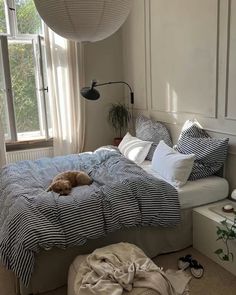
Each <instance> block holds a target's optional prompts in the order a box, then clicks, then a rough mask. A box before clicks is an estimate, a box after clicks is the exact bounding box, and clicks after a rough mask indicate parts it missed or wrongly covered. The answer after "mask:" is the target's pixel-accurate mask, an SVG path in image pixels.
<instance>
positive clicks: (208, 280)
mask: <svg viewBox="0 0 236 295" xmlns="http://www.w3.org/2000/svg"><path fill="white" fill-rule="evenodd" d="M186 254H192V256H193V257H194V258H195V259H197V260H198V261H199V262H200V263H201V264H202V265H203V266H204V269H205V274H204V276H203V277H202V278H201V279H195V278H193V279H192V280H191V282H190V295H236V277H235V276H234V275H232V274H231V273H229V272H228V271H226V270H225V269H224V268H222V267H220V266H219V265H218V264H216V263H215V262H213V261H212V260H210V259H209V258H207V257H206V256H204V255H202V254H201V253H199V252H198V251H197V250H195V249H193V248H188V249H186V250H183V251H180V252H176V253H172V254H166V255H160V256H158V257H156V258H155V259H154V262H155V263H156V264H157V265H159V266H162V267H164V270H166V269H168V268H171V269H177V260H178V258H179V257H181V256H185V255H186ZM234 263H236V262H234ZM187 272H189V270H187ZM189 273H190V272H189ZM44 295H66V288H62V289H59V290H55V291H54V292H50V293H45V294H44Z"/></svg>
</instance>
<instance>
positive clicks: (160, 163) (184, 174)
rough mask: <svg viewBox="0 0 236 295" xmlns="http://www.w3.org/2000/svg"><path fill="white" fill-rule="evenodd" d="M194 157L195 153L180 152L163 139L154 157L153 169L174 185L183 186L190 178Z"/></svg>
mask: <svg viewBox="0 0 236 295" xmlns="http://www.w3.org/2000/svg"><path fill="white" fill-rule="evenodd" d="M194 159H195V155H194V154H189V155H184V154H180V153H179V152H177V151H175V150H174V149H172V148H171V147H169V146H168V145H166V144H165V142H164V141H163V140H161V141H160V143H159V144H158V146H157V148H156V150H155V152H154V155H153V158H152V169H153V170H155V171H156V172H158V173H159V174H160V176H161V177H163V178H164V179H165V180H166V181H167V182H169V183H170V184H172V185H173V186H175V187H181V186H183V185H184V184H185V183H186V182H187V180H188V177H189V175H190V173H191V171H192V168H193V163H194Z"/></svg>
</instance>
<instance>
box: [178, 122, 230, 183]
mask: <svg viewBox="0 0 236 295" xmlns="http://www.w3.org/2000/svg"><path fill="white" fill-rule="evenodd" d="M187 122H188V121H187ZM188 124H189V127H188V128H187V129H185V130H183V131H182V132H181V134H180V138H179V140H178V143H177V145H176V147H175V148H176V150H177V151H178V152H180V153H182V154H194V155H195V161H194V164H193V169H192V172H191V174H190V176H189V180H196V179H201V178H205V177H208V176H211V175H214V174H215V175H219V176H222V175H220V174H221V170H222V167H223V165H224V162H225V160H226V157H227V151H228V143H229V139H228V138H211V137H210V135H209V134H208V133H207V132H206V131H205V130H204V129H202V128H200V127H199V126H198V125H196V123H195V122H191V121H190V123H188Z"/></svg>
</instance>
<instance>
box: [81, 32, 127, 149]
mask: <svg viewBox="0 0 236 295" xmlns="http://www.w3.org/2000/svg"><path fill="white" fill-rule="evenodd" d="M84 51H85V52H84V54H85V84H86V86H89V85H90V82H91V80H92V79H94V78H95V79H97V80H98V81H99V82H100V83H102V82H108V81H117V80H122V79H123V68H122V36H121V31H118V32H117V33H115V34H114V35H112V36H111V37H109V38H107V39H105V40H103V41H99V42H96V43H88V44H85V48H84ZM97 90H99V92H100V94H101V97H100V99H99V100H97V101H88V100H86V132H85V134H86V138H85V150H86V151H90V150H94V149H96V148H97V147H100V146H102V145H107V144H112V142H113V138H114V137H115V134H114V130H113V129H112V128H111V127H110V126H109V124H108V122H107V114H108V108H109V105H110V104H111V103H114V102H117V101H124V88H123V86H122V85H108V86H103V87H101V88H97Z"/></svg>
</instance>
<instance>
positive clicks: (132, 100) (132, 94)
mask: <svg viewBox="0 0 236 295" xmlns="http://www.w3.org/2000/svg"><path fill="white" fill-rule="evenodd" d="M110 84H125V85H127V86H128V87H129V90H130V102H131V104H134V93H133V90H132V88H131V86H130V85H129V84H128V83H126V82H124V81H111V82H106V83H100V84H95V83H94V84H93V87H99V86H104V85H110Z"/></svg>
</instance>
